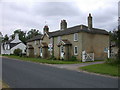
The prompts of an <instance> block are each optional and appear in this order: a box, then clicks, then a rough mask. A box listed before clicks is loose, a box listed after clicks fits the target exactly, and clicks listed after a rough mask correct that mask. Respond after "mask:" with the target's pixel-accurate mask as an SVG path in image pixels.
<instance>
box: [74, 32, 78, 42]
mask: <svg viewBox="0 0 120 90" xmlns="http://www.w3.org/2000/svg"><path fill="white" fill-rule="evenodd" d="M74 41H78V33H75V34H74Z"/></svg>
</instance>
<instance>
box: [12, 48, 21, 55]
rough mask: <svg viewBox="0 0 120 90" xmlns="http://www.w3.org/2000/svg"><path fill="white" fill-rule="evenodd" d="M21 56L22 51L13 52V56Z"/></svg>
mask: <svg viewBox="0 0 120 90" xmlns="http://www.w3.org/2000/svg"><path fill="white" fill-rule="evenodd" d="M21 54H22V50H21V49H19V48H18V49H15V50H14V55H17V56H19V55H21Z"/></svg>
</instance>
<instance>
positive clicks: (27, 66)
mask: <svg viewBox="0 0 120 90" xmlns="http://www.w3.org/2000/svg"><path fill="white" fill-rule="evenodd" d="M2 70H3V71H2V72H3V73H2V75H3V76H2V78H3V81H4V82H6V83H7V84H8V85H9V86H10V87H11V88H117V87H118V80H117V79H116V78H110V77H103V76H98V75H92V74H88V73H84V72H77V71H73V70H66V69H60V68H56V67H51V66H48V65H44V64H38V63H32V62H25V61H19V60H13V59H9V58H3V59H2Z"/></svg>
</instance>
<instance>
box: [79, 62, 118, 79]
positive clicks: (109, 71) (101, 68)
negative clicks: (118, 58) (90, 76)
mask: <svg viewBox="0 0 120 90" xmlns="http://www.w3.org/2000/svg"><path fill="white" fill-rule="evenodd" d="M118 68H120V65H117V64H115V65H110V64H106V63H104V64H94V65H89V66H84V67H80V68H79V69H82V70H85V71H88V72H94V73H99V74H106V75H110V76H119V77H120V73H118Z"/></svg>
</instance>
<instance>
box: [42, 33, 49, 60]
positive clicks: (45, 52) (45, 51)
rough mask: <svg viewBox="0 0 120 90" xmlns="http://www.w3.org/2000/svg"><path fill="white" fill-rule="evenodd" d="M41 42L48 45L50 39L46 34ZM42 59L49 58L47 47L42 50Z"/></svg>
mask: <svg viewBox="0 0 120 90" xmlns="http://www.w3.org/2000/svg"><path fill="white" fill-rule="evenodd" d="M42 42H46V43H47V44H50V39H49V37H48V36H47V35H46V34H45V35H44V38H43V40H42ZM43 58H50V51H49V50H48V47H44V48H43Z"/></svg>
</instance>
